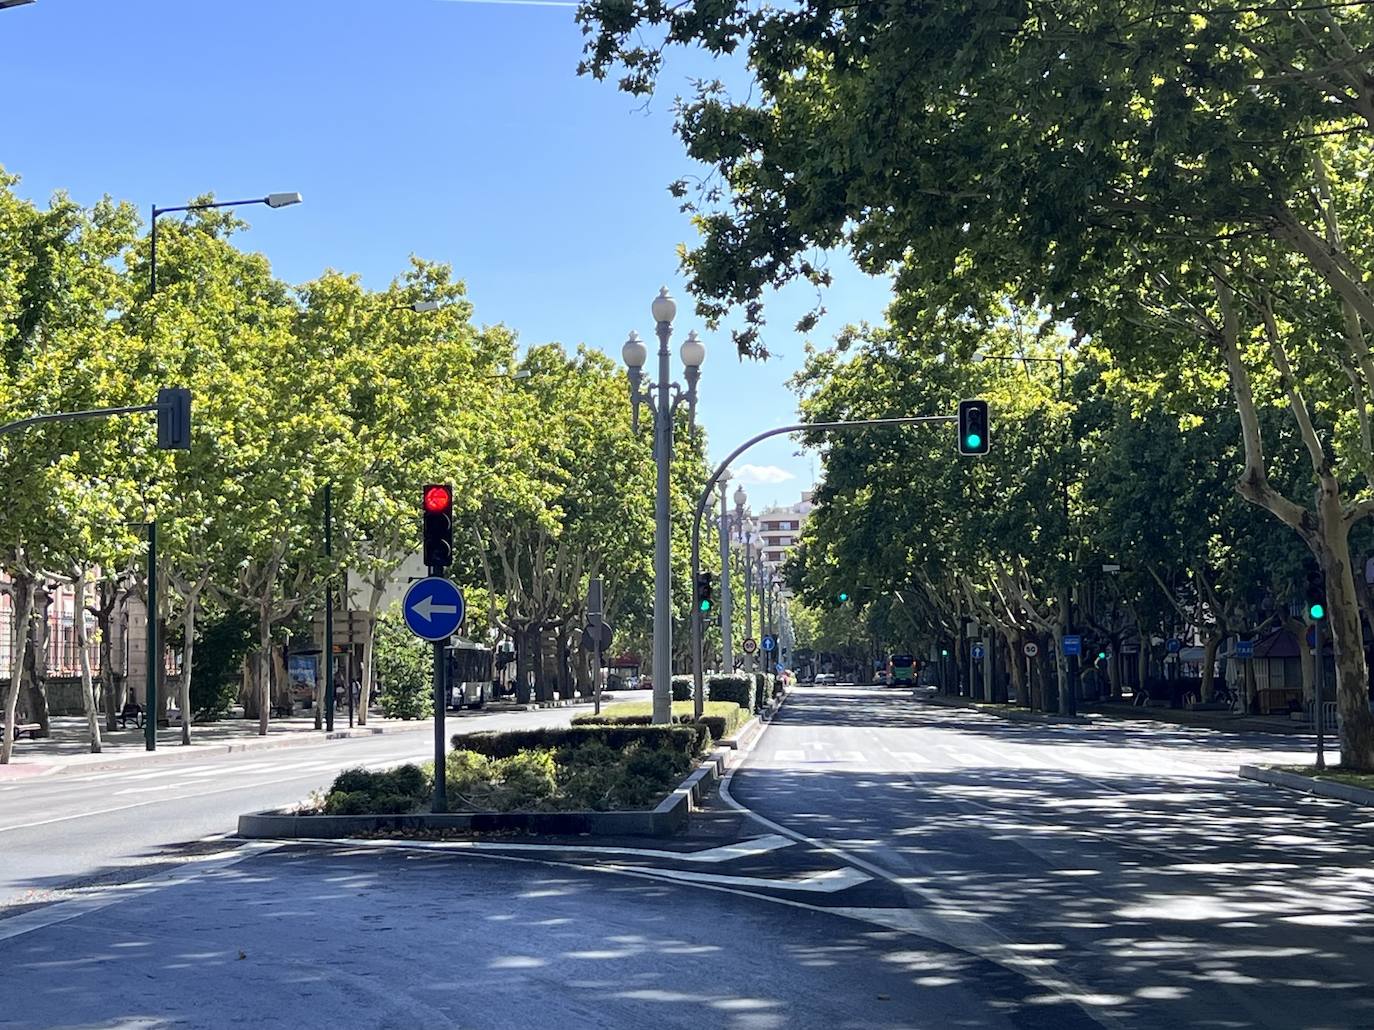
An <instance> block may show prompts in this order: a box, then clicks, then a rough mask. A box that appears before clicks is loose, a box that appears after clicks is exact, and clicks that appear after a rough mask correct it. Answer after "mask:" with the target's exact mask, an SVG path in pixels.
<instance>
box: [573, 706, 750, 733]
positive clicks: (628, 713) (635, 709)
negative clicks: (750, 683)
mask: <svg viewBox="0 0 1374 1030" xmlns="http://www.w3.org/2000/svg"><path fill="white" fill-rule="evenodd" d="M672 714H673V722H675V723H687V724H690V723H696V722H699V723H701V724H702V725H703V726H705V727H706V728H707V729H709V730H710V731H711V738H712V739H713V740H721V739H723V738H725V737H728V736H730V735H732V734H733V733H734V732H735V731H736V730H737V729H739V728H740V727H741V726H742V725H744V723H746V722H747V721H748V720H749V709H748V708H741V707H740V706H739V704H738V703H736V702H734V701H728V700H714V699H713V700H711V701H707V702H706V703H705V704H704V705H703V706H702V716H701V718H700V719H697V718H696V715H695V706H694V702H692V701H678V702H675V703H674V704H673V711H672ZM653 718H654V716H653V704H652V703H651V702H648V701H627V702H623V703H621V704H614V705H609V706H607V707H606V708H604V709H603V710H602V712H601V714H600V715H594V714H592V713H590V712H588V713H585V714H583V715H579V716H576V717H575V718H574V719H573V725H574V726H597V725H602V726H650V725H652V724H653Z"/></svg>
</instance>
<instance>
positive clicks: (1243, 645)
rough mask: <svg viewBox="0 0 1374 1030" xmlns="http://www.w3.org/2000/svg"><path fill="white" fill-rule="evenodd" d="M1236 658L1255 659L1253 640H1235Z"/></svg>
mask: <svg viewBox="0 0 1374 1030" xmlns="http://www.w3.org/2000/svg"><path fill="white" fill-rule="evenodd" d="M1236 657H1237V658H1253V657H1255V642H1254V641H1253V640H1237V641H1236Z"/></svg>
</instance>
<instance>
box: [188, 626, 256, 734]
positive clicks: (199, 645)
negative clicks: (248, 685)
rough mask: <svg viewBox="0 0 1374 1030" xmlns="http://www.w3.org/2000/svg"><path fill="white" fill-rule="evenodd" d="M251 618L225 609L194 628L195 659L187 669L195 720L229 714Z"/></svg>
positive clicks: (249, 635)
mask: <svg viewBox="0 0 1374 1030" xmlns="http://www.w3.org/2000/svg"><path fill="white" fill-rule="evenodd" d="M253 630H254V620H253V617H252V616H251V615H250V614H249V613H247V612H244V611H228V612H224V613H222V614H219V615H217V616H216V617H214V618H210V619H205V620H202V621H201V622H200V623H199V625H198V629H197V635H198V636H199V640H197V642H196V662H195V665H194V666H193V667H192V669H191V711H193V712H194V713H195V720H196V722H210V721H213V720H215V719H222V718H223V717H224V716H226V715H228V714H229V709H230V707H231V706H232V705H233V704H234V699H235V698H236V697H237V696H238V689H239V681H240V676H241V670H242V667H243V659H244V656H245V655H246V654H247V653H248V650H249V648H251V647H252V645H253V639H254V632H253Z"/></svg>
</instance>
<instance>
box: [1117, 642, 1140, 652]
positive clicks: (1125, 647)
mask: <svg viewBox="0 0 1374 1030" xmlns="http://www.w3.org/2000/svg"><path fill="white" fill-rule="evenodd" d="M1121 653H1122V654H1140V643H1139V642H1138V641H1134V640H1128V641H1126V643H1124V644H1122V645H1121Z"/></svg>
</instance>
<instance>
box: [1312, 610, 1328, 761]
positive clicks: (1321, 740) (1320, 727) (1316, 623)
mask: <svg viewBox="0 0 1374 1030" xmlns="http://www.w3.org/2000/svg"><path fill="white" fill-rule="evenodd" d="M1312 643H1314V644H1315V645H1316V648H1315V652H1316V659H1315V660H1314V662H1313V665H1314V666H1315V667H1316V670H1317V675H1316V679H1315V681H1314V682H1313V684H1312V717H1313V719H1314V720H1315V721H1316V723H1317V768H1318V769H1325V768H1326V726H1325V723H1326V719H1324V718H1323V717H1322V679H1323V676H1324V673H1325V670H1324V669H1323V668H1322V666H1323V662H1322V620H1321V619H1313V620H1312Z"/></svg>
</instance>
